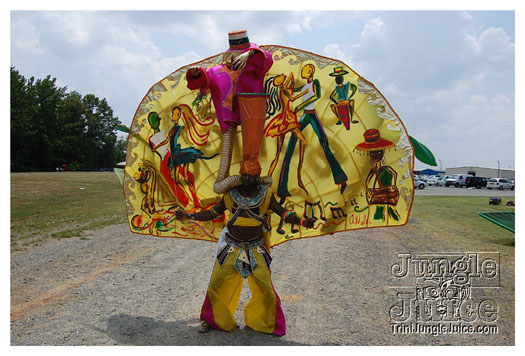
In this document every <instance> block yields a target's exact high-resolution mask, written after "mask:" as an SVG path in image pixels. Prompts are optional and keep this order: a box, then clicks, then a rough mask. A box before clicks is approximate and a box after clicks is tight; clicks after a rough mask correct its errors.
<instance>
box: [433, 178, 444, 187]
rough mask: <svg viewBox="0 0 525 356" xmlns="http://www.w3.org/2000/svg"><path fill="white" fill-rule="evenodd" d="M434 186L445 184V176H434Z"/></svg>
mask: <svg viewBox="0 0 525 356" xmlns="http://www.w3.org/2000/svg"><path fill="white" fill-rule="evenodd" d="M435 184H436V187H438V186H439V187H441V186H443V185H445V178H444V177H438V178H436V183H435Z"/></svg>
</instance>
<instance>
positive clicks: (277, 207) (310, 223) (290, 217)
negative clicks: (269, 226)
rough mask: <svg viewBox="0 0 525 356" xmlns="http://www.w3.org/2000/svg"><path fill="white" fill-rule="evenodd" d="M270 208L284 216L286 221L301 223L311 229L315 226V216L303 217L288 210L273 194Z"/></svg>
mask: <svg viewBox="0 0 525 356" xmlns="http://www.w3.org/2000/svg"><path fill="white" fill-rule="evenodd" d="M270 209H271V210H272V211H273V212H274V213H276V214H277V215H279V216H281V217H283V216H284V221H285V222H287V223H289V224H295V225H301V226H304V227H307V228H309V229H311V228H313V227H314V223H315V221H316V220H317V219H315V218H306V219H301V218H299V217H298V216H297V215H295V213H294V212H293V211H288V210H286V209H285V208H283V206H282V205H281V204H279V203H278V202H277V200H276V199H275V196H273V195H272V200H270Z"/></svg>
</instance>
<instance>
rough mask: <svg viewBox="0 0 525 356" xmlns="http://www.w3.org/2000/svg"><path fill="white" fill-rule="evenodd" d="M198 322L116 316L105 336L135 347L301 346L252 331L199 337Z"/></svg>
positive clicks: (218, 333)
mask: <svg viewBox="0 0 525 356" xmlns="http://www.w3.org/2000/svg"><path fill="white" fill-rule="evenodd" d="M198 325H199V320H198V319H196V318H195V319H192V320H177V321H173V322H165V321H160V320H155V319H153V318H149V317H145V316H132V315H127V314H117V315H112V316H111V317H109V318H108V320H107V329H106V330H101V329H97V331H99V332H102V333H104V334H106V335H108V336H109V337H111V338H112V339H113V340H115V341H116V342H118V343H119V344H121V345H135V346H146V345H149V346H153V345H155V346H184V345H201V346H247V345H249V346H252V345H253V346H255V345H257V346H264V345H267V346H269V345H272V346H273V345H275V346H299V345H303V344H299V343H296V342H291V341H288V340H286V335H285V336H283V337H275V336H272V335H266V334H262V333H258V332H256V331H253V330H251V329H249V328H238V329H236V330H235V331H233V332H231V333H230V332H223V331H216V330H211V331H209V332H208V333H205V334H200V333H198V331H197V330H198Z"/></svg>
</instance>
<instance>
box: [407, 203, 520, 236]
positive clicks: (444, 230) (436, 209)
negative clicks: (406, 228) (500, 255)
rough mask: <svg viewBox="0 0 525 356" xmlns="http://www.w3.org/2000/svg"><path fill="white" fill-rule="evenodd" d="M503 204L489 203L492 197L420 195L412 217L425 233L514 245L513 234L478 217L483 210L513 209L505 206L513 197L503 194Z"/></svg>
mask: <svg viewBox="0 0 525 356" xmlns="http://www.w3.org/2000/svg"><path fill="white" fill-rule="evenodd" d="M500 198H501V201H502V204H503V205H489V197H449V196H443V197H441V196H437V197H436V196H417V197H416V199H415V200H414V205H413V207H412V213H411V215H410V219H412V220H413V222H414V228H416V229H419V230H421V231H423V230H424V232H425V233H429V234H433V235H436V236H440V237H442V238H445V239H454V240H457V241H461V240H468V241H470V243H477V242H481V243H486V242H488V241H492V242H500V243H501V244H503V245H508V246H514V233H512V232H510V231H507V230H505V229H503V228H502V227H500V226H498V225H496V224H494V223H491V222H490V221H488V220H486V219H483V218H482V217H480V216H479V213H480V212H495V211H514V208H515V207H513V206H506V205H504V204H505V203H506V202H508V201H510V200H512V201H514V200H515V199H514V197H500Z"/></svg>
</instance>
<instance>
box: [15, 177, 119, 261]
mask: <svg viewBox="0 0 525 356" xmlns="http://www.w3.org/2000/svg"><path fill="white" fill-rule="evenodd" d="M125 221H126V210H125V202H124V195H123V193H122V188H121V185H120V183H119V180H118V178H117V176H116V175H115V174H114V173H113V172H53V173H11V250H12V251H13V250H21V249H24V248H25V247H27V246H31V245H39V244H41V243H42V242H43V241H44V240H45V239H47V238H50V237H52V238H68V237H73V236H80V234H81V233H82V231H85V230H92V229H96V228H100V227H103V226H107V225H112V224H117V223H123V222H125Z"/></svg>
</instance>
